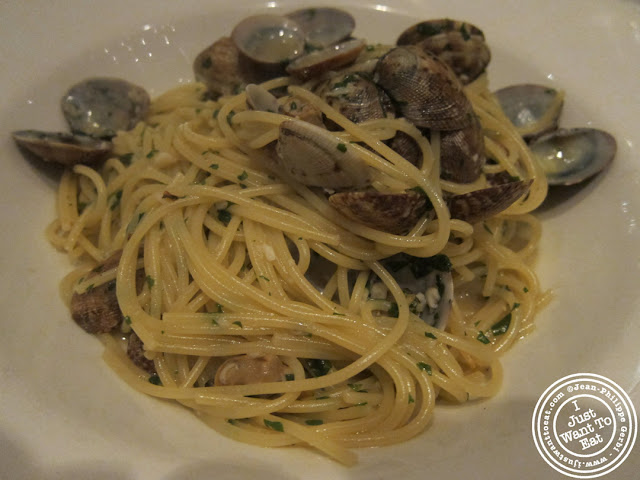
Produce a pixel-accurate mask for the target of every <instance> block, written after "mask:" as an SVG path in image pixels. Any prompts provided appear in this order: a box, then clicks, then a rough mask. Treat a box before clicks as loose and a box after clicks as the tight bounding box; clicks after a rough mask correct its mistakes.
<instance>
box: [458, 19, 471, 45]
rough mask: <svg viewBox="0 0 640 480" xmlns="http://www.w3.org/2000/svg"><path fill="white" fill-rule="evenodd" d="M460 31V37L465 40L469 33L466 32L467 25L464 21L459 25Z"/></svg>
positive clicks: (469, 36) (467, 38)
mask: <svg viewBox="0 0 640 480" xmlns="http://www.w3.org/2000/svg"><path fill="white" fill-rule="evenodd" d="M460 33H461V34H462V38H463V39H464V41H465V42H466V41H467V40H469V39H470V38H471V35H469V32H467V27H466V25H465V24H464V23H463V24H462V26H461V27H460Z"/></svg>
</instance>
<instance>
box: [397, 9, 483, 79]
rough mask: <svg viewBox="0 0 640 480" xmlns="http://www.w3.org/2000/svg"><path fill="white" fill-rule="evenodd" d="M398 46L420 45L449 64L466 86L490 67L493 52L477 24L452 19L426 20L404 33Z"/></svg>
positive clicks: (399, 38)
mask: <svg viewBox="0 0 640 480" xmlns="http://www.w3.org/2000/svg"><path fill="white" fill-rule="evenodd" d="M396 43H397V44H398V45H417V46H418V47H419V48H421V49H423V50H425V51H427V52H431V53H433V54H434V55H436V56H437V57H438V58H439V59H440V60H442V61H443V62H444V63H446V64H447V65H449V67H451V69H452V70H453V71H454V72H455V74H456V75H457V76H458V78H460V81H461V82H462V83H463V84H465V85H466V84H468V83H471V82H472V81H473V80H475V79H476V78H478V77H479V76H480V75H481V74H482V73H483V72H484V71H485V69H486V68H487V65H488V64H489V61H490V60H491V51H490V50H489V46H488V45H487V42H486V41H485V38H484V34H483V33H482V30H480V29H479V28H478V27H476V26H475V25H472V24H470V23H468V22H462V21H459V20H451V19H449V18H443V19H436V20H426V21H424V22H420V23H417V24H416V25H413V26H412V27H410V28H408V29H407V30H405V31H404V32H403V33H402V34H401V35H400V36H399V37H398V40H397V42H396Z"/></svg>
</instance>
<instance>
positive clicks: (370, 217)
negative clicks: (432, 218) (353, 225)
mask: <svg viewBox="0 0 640 480" xmlns="http://www.w3.org/2000/svg"><path fill="white" fill-rule="evenodd" d="M329 203H331V205H333V207H334V208H336V209H337V210H338V211H340V212H341V213H342V214H343V215H345V216H346V217H349V218H351V219H353V220H355V221H357V222H359V223H362V224H364V225H367V226H368V227H371V228H374V229H376V230H382V231H385V232H390V233H395V234H401V233H404V232H406V231H408V230H410V229H411V227H413V226H414V225H415V224H416V222H417V221H418V220H419V219H420V218H421V217H422V216H423V215H424V214H425V213H426V211H427V209H428V207H429V206H430V202H429V201H428V198H427V197H426V196H425V195H422V194H420V193H417V192H413V191H408V192H402V193H385V192H378V191H375V190H370V191H364V192H354V191H351V192H340V193H335V194H333V195H331V196H330V197H329Z"/></svg>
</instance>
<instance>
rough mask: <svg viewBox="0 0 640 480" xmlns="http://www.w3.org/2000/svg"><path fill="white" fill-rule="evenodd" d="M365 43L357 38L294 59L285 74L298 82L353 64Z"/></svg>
mask: <svg viewBox="0 0 640 480" xmlns="http://www.w3.org/2000/svg"><path fill="white" fill-rule="evenodd" d="M365 45H366V42H365V41H364V40H362V39H359V38H354V39H351V40H347V41H345V42H342V43H338V44H335V45H331V46H329V47H326V48H323V49H322V50H314V51H313V52H310V53H308V54H306V55H303V56H301V57H298V58H296V59H295V60H293V61H292V62H291V63H289V65H287V73H289V74H290V75H293V76H294V77H296V78H299V79H300V80H304V81H306V80H309V79H310V78H313V77H317V76H318V75H320V74H322V73H324V72H327V71H329V70H336V69H338V68H341V67H344V66H346V65H349V64H350V63H353V62H354V61H355V60H356V58H358V55H360V52H361V51H362V50H363V49H364V47H365Z"/></svg>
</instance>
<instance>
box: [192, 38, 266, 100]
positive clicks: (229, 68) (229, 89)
mask: <svg viewBox="0 0 640 480" xmlns="http://www.w3.org/2000/svg"><path fill="white" fill-rule="evenodd" d="M193 71H194V74H195V77H196V80H197V81H198V82H202V83H204V84H205V85H206V86H207V90H208V91H209V94H210V95H211V96H212V97H214V98H217V97H220V96H224V95H234V94H236V93H240V92H241V91H242V90H243V89H244V88H245V87H246V86H247V84H250V83H261V82H264V81H266V80H268V79H269V78H271V77H273V76H274V71H273V70H272V69H269V68H267V69H265V68H263V67H262V66H261V65H259V64H256V63H255V62H253V61H252V60H250V59H248V58H246V57H244V56H243V55H242V54H241V53H240V50H238V47H236V45H235V43H234V42H233V40H231V38H229V37H222V38H220V39H218V40H216V41H215V42H214V43H212V44H211V45H209V46H208V47H207V48H205V49H204V50H202V51H201V52H200V53H199V54H198V55H197V56H196V58H195V60H194V62H193ZM276 74H277V72H276Z"/></svg>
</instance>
